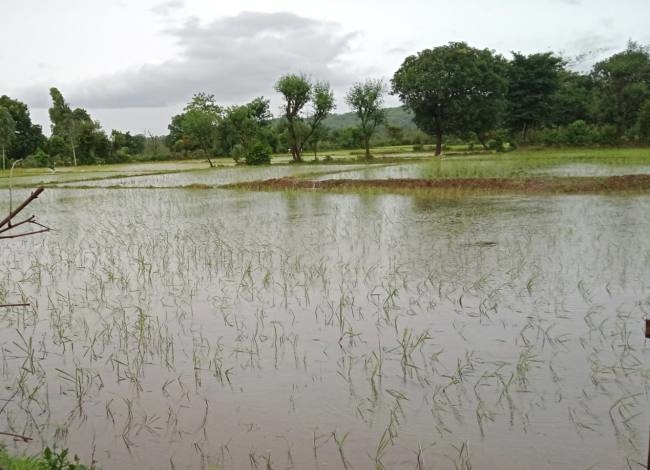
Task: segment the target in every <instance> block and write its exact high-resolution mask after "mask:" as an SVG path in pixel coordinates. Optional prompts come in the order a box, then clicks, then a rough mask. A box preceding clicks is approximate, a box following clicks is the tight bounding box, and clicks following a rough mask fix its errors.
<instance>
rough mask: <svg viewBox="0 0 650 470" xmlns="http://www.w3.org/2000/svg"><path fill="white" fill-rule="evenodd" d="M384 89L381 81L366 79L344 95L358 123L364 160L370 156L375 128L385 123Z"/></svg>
mask: <svg viewBox="0 0 650 470" xmlns="http://www.w3.org/2000/svg"><path fill="white" fill-rule="evenodd" d="M385 92H386V87H385V86H384V82H382V81H381V80H373V79H368V80H366V81H364V82H357V83H355V84H354V85H352V88H351V89H350V90H349V91H348V93H347V94H346V95H345V102H346V103H347V104H348V105H349V106H350V107H351V108H352V110H353V111H354V113H355V114H356V115H357V117H358V118H359V121H360V125H359V128H360V130H361V135H362V136H363V146H364V148H365V150H366V159H367V160H369V159H371V158H372V156H371V155H370V138H371V137H372V135H373V134H374V133H375V130H376V129H377V126H379V125H380V124H383V123H385V122H386V113H385V112H384V109H383V108H382V105H383V104H384V93H385Z"/></svg>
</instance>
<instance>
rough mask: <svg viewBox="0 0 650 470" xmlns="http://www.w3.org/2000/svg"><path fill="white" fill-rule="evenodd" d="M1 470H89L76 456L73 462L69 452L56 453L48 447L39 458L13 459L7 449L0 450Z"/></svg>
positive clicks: (65, 450)
mask: <svg viewBox="0 0 650 470" xmlns="http://www.w3.org/2000/svg"><path fill="white" fill-rule="evenodd" d="M0 469H2V470H87V469H88V467H86V466H85V465H82V464H80V463H79V457H77V456H76V455H75V456H74V457H73V458H72V462H71V461H70V459H69V457H68V450H67V449H63V450H62V451H61V452H56V451H53V450H51V449H50V448H49V447H46V448H45V450H44V451H43V455H42V456H39V457H12V456H10V455H9V454H8V453H7V450H6V449H3V448H0Z"/></svg>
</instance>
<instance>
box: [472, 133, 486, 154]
mask: <svg viewBox="0 0 650 470" xmlns="http://www.w3.org/2000/svg"><path fill="white" fill-rule="evenodd" d="M475 134H476V138H477V139H478V142H479V144H481V145H482V146H483V150H488V146H487V142H486V141H485V139H484V138H483V135H481V133H480V132H475Z"/></svg>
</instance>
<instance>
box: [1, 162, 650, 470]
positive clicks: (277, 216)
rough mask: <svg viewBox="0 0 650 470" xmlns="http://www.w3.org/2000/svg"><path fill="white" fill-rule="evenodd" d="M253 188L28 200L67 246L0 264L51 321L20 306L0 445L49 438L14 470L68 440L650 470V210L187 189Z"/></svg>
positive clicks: (642, 197)
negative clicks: (649, 323) (649, 469)
mask: <svg viewBox="0 0 650 470" xmlns="http://www.w3.org/2000/svg"><path fill="white" fill-rule="evenodd" d="M414 165H420V164H419V163H415V164H414ZM283 168H286V170H285V169H283ZM346 168H348V169H349V170H350V171H358V172H363V171H371V172H372V171H374V172H376V173H381V172H384V173H385V174H384V176H385V177H392V175H396V174H397V173H400V171H398V170H395V169H394V167H390V166H384V167H377V168H374V169H371V170H360V169H358V168H355V167H353V166H348V167H346ZM346 168H343V167H341V168H339V167H332V166H330V167H329V169H328V168H316V167H313V166H310V167H307V166H306V167H302V168H300V169H299V170H296V169H293V168H292V167H290V166H286V167H278V168H272V167H271V168H266V169H256V170H253V172H258V173H259V174H262V175H264V176H263V177H269V178H272V177H280V176H300V175H303V174H307V173H308V172H312V173H317V172H325V171H330V172H332V175H330V177H331V178H333V177H335V176H336V175H339V174H340V175H341V177H342V178H350V173H349V172H347V171H346ZM390 168H393V169H390ZM389 169H390V170H389ZM211 171H212V172H211ZM248 171H249V170H248V169H245V168H244V169H241V168H235V169H218V170H208V171H194V170H193V171H189V172H183V173H173V174H169V175H167V174H165V175H148V176H134V177H133V178H129V177H124V178H122V179H123V181H121V182H120V183H119V184H120V185H121V186H123V187H121V188H105V187H101V186H104V185H111V184H114V183H115V181H112V180H111V179H106V180H100V181H92V180H90V179H88V180H86V181H83V182H82V181H80V180H81V178H80V179H79V180H77V181H78V184H80V185H83V186H84V188H70V187H67V188H48V189H46V191H45V192H44V193H43V194H42V195H41V196H40V198H39V199H38V200H37V201H36V202H34V203H33V204H32V205H30V207H29V211H30V212H31V213H36V214H38V217H39V220H40V221H41V222H43V223H46V224H47V225H48V226H50V227H52V228H53V229H54V230H53V231H52V232H49V233H46V234H42V235H38V236H33V237H26V238H18V239H15V240H7V241H3V243H2V244H1V245H0V302H6V303H10V302H29V303H30V304H31V306H30V307H14V308H8V309H2V310H0V322H1V325H2V328H1V330H0V345H1V347H2V355H1V357H0V374H1V377H2V384H3V388H2V390H1V391H0V430H2V431H7V432H12V433H16V434H20V435H26V436H30V437H32V438H33V439H34V440H33V441H32V443H31V444H25V443H21V442H17V443H9V445H10V446H11V447H10V450H11V451H12V452H14V453H30V452H32V453H37V452H39V450H40V449H41V448H42V447H43V446H45V445H50V446H51V445H56V446H57V447H58V448H69V449H70V451H71V452H72V453H77V454H79V456H80V457H81V459H82V461H83V462H91V461H95V462H97V465H98V466H99V467H100V468H104V469H112V468H120V469H131V468H132V469H161V468H169V469H194V468H205V469H241V468H251V469H268V468H273V469H286V468H291V469H306V468H316V469H328V468H329V469H333V468H343V469H346V470H347V469H367V468H374V469H384V468H385V469H398V468H404V469H408V468H410V469H430V468H431V469H464V470H469V469H471V468H474V469H481V468H486V469H491V468H492V469H497V468H498V469H519V468H530V469H630V468H631V469H641V468H644V466H645V459H646V455H647V446H648V437H649V436H648V423H649V422H650V399H649V392H650V347H649V346H650V344H649V343H647V342H646V340H645V339H644V337H643V320H644V318H646V317H647V316H649V315H650V237H648V233H650V217H648V214H650V195H649V194H648V193H647V192H645V193H639V194H632V195H629V194H628V195H624V196H623V195H616V194H598V193H594V194H585V195H546V194H542V195H525V194H520V195H482V196H481V195H466V196H462V197H461V196H459V197H444V196H436V195H435V194H431V195H423V194H417V195H408V194H399V195H395V194H382V193H376V194H330V193H327V192H325V191H279V192H255V191H243V190H225V189H215V188H204V189H190V188H183V187H174V186H175V185H178V186H188V185H191V184H192V183H196V184H201V185H210V186H213V185H218V184H223V183H225V182H237V181H249V180H251V179H254V178H253V176H255V177H259V176H258V174H255V175H253V174H251V173H249V172H248ZM341 171H343V173H340V172H341ZM407 171H411V172H414V171H416V169H415V167H410V169H409V170H407ZM589 171H591V170H589ZM221 172H223V173H221ZM396 172H397V173H396ZM298 173H299V174H298ZM138 174H139V175H142V173H138ZM404 176H405V175H404V174H401V173H400V176H399V177H404ZM362 177H367V176H362ZM373 177H377V176H376V175H375V176H373ZM142 181H144V183H142ZM141 185H147V186H149V185H151V186H158V185H159V186H161V187H160V188H156V187H151V188H149V187H148V188H143V187H138V186H141ZM130 186H134V187H130ZM28 193H29V189H26V188H22V189H15V190H14V199H15V200H22V199H24V197H25V196H26V195H27V194H28ZM3 201H4V198H3ZM0 209H1V210H2V211H3V212H5V211H6V209H7V207H6V204H5V203H3V205H2V207H0Z"/></svg>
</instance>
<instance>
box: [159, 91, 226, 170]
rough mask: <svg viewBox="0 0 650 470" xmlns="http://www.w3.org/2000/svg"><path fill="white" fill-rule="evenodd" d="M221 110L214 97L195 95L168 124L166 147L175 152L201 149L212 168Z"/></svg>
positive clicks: (203, 94)
mask: <svg viewBox="0 0 650 470" xmlns="http://www.w3.org/2000/svg"><path fill="white" fill-rule="evenodd" d="M222 115H223V109H222V108H221V107H220V106H218V105H217V104H216V102H215V98H214V95H209V94H207V93H203V92H201V93H197V94H195V95H194V96H192V99H191V100H190V101H189V103H187V105H186V106H185V108H184V109H183V113H181V114H178V115H176V116H174V117H172V122H171V124H169V126H168V129H169V137H168V140H167V142H168V145H169V146H170V147H171V148H173V149H175V150H185V151H188V150H195V149H201V150H202V151H203V153H204V154H205V157H206V158H207V160H208V163H209V164H210V167H214V163H213V162H212V158H211V155H212V154H213V153H214V151H215V147H216V145H217V139H218V133H217V130H218V126H219V124H220V122H221V120H222V117H223V116H222Z"/></svg>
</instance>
